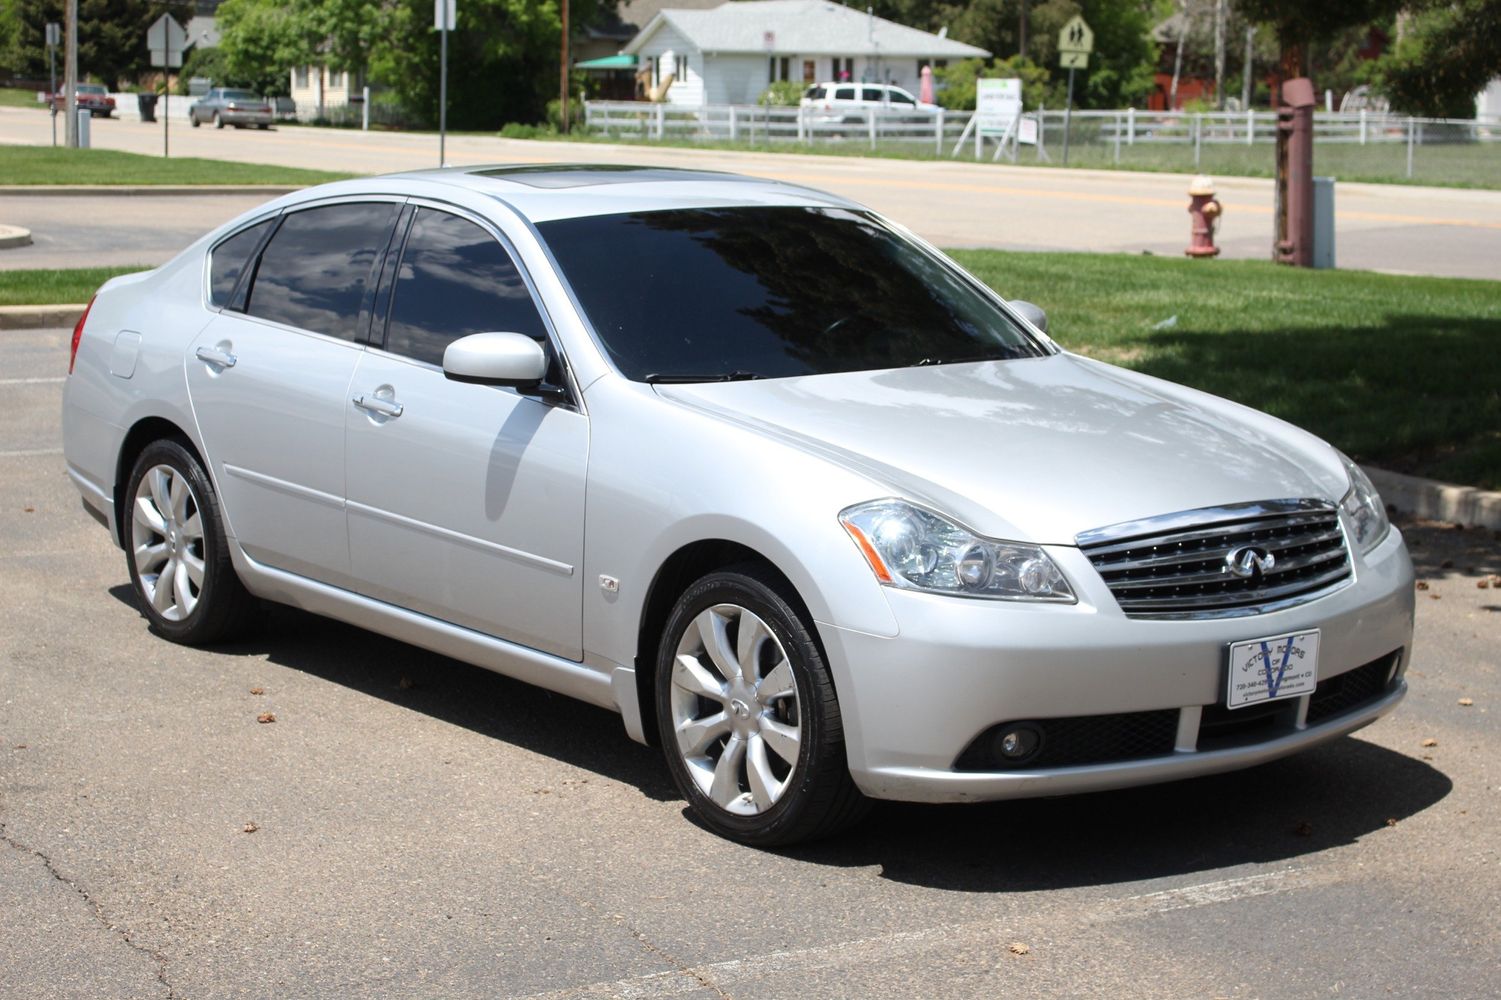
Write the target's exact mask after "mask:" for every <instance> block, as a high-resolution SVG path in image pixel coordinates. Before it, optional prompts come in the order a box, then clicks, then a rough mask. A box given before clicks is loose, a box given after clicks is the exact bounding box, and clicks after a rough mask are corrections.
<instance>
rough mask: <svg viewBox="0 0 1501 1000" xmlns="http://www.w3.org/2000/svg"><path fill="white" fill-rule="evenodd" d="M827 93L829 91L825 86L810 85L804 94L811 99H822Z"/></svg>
mask: <svg viewBox="0 0 1501 1000" xmlns="http://www.w3.org/2000/svg"><path fill="white" fill-rule="evenodd" d="M825 93H827V91H825V90H824V88H823V87H809V88H808V89H807V90H806V91H804V92H803V96H804V97H805V98H807V99H808V100H810V101H821V100H823V96H824V94H825Z"/></svg>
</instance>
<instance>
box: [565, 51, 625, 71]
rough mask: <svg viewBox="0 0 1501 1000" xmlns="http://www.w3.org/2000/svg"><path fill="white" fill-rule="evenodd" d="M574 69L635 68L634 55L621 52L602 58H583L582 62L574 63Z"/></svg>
mask: <svg viewBox="0 0 1501 1000" xmlns="http://www.w3.org/2000/svg"><path fill="white" fill-rule="evenodd" d="M573 68H574V69H635V68H636V57H635V56H628V55H625V54H621V55H618V56H605V57H604V58H602V59H585V60H584V61H583V62H579V63H574V64H573Z"/></svg>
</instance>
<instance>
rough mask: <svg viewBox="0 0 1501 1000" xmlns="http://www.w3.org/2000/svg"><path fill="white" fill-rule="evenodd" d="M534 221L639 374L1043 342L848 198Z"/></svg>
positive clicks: (898, 357)
mask: <svg viewBox="0 0 1501 1000" xmlns="http://www.w3.org/2000/svg"><path fill="white" fill-rule="evenodd" d="M537 228H538V230H539V231H540V232H541V234H542V238H543V239H544V240H545V241H546V242H547V245H548V246H549V247H550V248H551V250H552V252H553V255H554V257H555V258H556V259H557V261H558V264H559V265H560V267H561V269H562V271H563V275H564V277H565V278H567V280H568V282H569V284H570V285H571V286H572V288H573V291H574V294H575V295H577V296H578V300H579V303H580V304H581V305H582V306H583V309H584V312H585V314H586V315H587V316H588V318H589V321H590V323H591V324H592V325H593V327H594V330H595V333H596V334H597V335H598V337H599V339H600V341H601V343H602V344H603V346H604V348H605V350H606V352H607V353H608V354H609V355H610V358H611V360H612V361H613V362H614V364H615V366H616V367H617V368H618V369H619V370H620V371H621V373H622V374H624V375H625V377H626V378H629V379H633V380H635V381H712V380H715V379H726V378H748V377H755V378H778V377H784V376H792V375H814V374H822V373H826V372H842V371H868V370H873V369H880V368H906V367H911V366H915V365H930V364H945V363H957V362H961V361H985V360H995V359H1005V358H1017V357H1033V356H1038V355H1042V354H1045V353H1046V350H1045V349H1044V348H1043V347H1042V345H1040V344H1039V343H1038V342H1037V341H1035V340H1033V339H1032V338H1031V337H1030V336H1029V335H1028V334H1026V333H1025V332H1024V331H1023V330H1022V329H1021V328H1020V327H1019V326H1018V325H1017V324H1016V323H1014V322H1013V321H1012V320H1011V319H1010V317H1008V316H1007V315H1006V314H1005V313H1004V312H1003V311H1002V310H1001V308H1000V307H999V306H997V305H996V303H995V301H994V299H992V298H991V297H990V296H989V295H988V294H986V293H984V292H983V291H981V290H980V289H979V288H977V287H976V286H975V284H974V283H973V282H972V281H971V279H969V278H968V277H967V276H966V275H965V274H964V273H963V272H961V271H959V270H957V269H956V268H954V267H952V266H950V265H948V264H946V263H944V262H943V261H942V260H940V259H939V258H937V257H934V256H931V255H929V254H928V253H927V252H926V251H924V250H923V249H922V248H920V247H918V246H917V245H916V244H914V243H912V242H910V241H909V240H907V239H905V238H904V237H902V236H901V235H899V234H898V233H896V232H894V231H893V230H891V229H890V228H888V227H887V226H886V225H884V224H883V223H881V222H880V221H879V220H878V219H876V218H875V217H873V216H871V215H869V214H867V213H864V212H854V211H848V210H844V209H828V208H799V207H785V208H784V207H776V208H770V207H747V208H712V209H678V210H670V211H659V212H633V213H626V214H621V215H606V216H592V217H586V218H579V219H560V220H557V221H553V222H545V223H542V224H540V225H539V226H538V227H537Z"/></svg>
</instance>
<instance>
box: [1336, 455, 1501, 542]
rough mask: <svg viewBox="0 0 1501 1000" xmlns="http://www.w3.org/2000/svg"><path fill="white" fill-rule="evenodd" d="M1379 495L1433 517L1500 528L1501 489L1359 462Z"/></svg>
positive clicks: (1413, 512) (1402, 509)
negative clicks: (1442, 480)
mask: <svg viewBox="0 0 1501 1000" xmlns="http://www.w3.org/2000/svg"><path fill="white" fill-rule="evenodd" d="M1362 468H1364V469H1365V472H1366V475H1368V476H1370V477H1371V483H1372V484H1373V485H1374V486H1375V487H1376V490H1377V492H1379V493H1380V494H1381V499H1383V500H1385V501H1386V502H1387V503H1388V504H1390V505H1391V506H1393V507H1395V508H1397V509H1398V510H1400V511H1404V512H1406V513H1409V514H1416V515H1417V516H1418V517H1424V518H1428V519H1429V520H1432V521H1447V522H1449V523H1450V524H1461V525H1466V526H1469V527H1481V528H1490V529H1491V530H1492V531H1501V492H1495V491H1493V490H1482V489H1476V488H1475V487H1473V486H1459V485H1457V484H1455V483H1441V482H1439V481H1438V480H1436V479H1423V478H1421V477H1420V476H1408V475H1403V474H1402V473H1400V472H1387V471H1386V470H1385V469H1373V468H1371V467H1370V466H1362Z"/></svg>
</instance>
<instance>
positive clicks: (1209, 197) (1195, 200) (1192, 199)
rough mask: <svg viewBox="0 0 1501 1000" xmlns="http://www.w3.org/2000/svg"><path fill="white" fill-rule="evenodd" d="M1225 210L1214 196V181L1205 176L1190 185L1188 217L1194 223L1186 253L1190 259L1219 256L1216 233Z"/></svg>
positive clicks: (1198, 177) (1194, 180) (1200, 176)
mask: <svg viewBox="0 0 1501 1000" xmlns="http://www.w3.org/2000/svg"><path fill="white" fill-rule="evenodd" d="M1224 210H1225V209H1224V206H1223V205H1221V204H1220V200H1219V199H1218V198H1216V197H1215V196H1214V181H1212V180H1210V179H1209V178H1208V177H1205V176H1204V175H1203V174H1200V175H1199V176H1197V177H1195V178H1194V179H1193V183H1192V184H1190V185H1188V216H1189V219H1190V220H1191V221H1192V223H1193V236H1192V241H1191V242H1190V243H1189V245H1188V249H1187V250H1185V251H1183V252H1184V253H1186V254H1188V256H1190V257H1215V256H1218V254H1219V252H1220V248H1219V247H1217V246H1215V245H1214V231H1215V230H1216V229H1217V228H1219V222H1220V213H1222V212H1223V211H1224Z"/></svg>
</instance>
